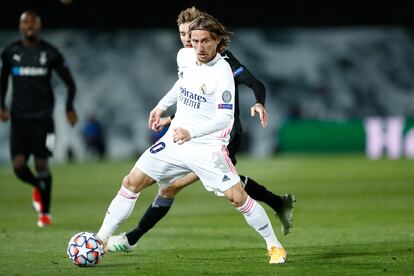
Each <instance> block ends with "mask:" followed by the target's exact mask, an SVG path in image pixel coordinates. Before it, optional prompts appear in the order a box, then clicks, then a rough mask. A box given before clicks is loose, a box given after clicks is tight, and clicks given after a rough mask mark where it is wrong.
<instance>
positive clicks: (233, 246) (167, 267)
mask: <svg viewBox="0 0 414 276" xmlns="http://www.w3.org/2000/svg"><path fill="white" fill-rule="evenodd" d="M134 162H135V160H128V161H122V162H91V163H75V164H66V165H59V164H52V166H51V167H52V171H53V177H54V187H53V202H52V214H53V225H52V226H50V227H47V228H44V229H39V228H37V226H36V217H35V214H34V212H33V210H32V209H31V189H30V188H29V186H27V185H25V184H22V183H21V182H19V181H18V180H17V179H16V178H15V177H14V175H13V173H12V170H11V167H10V166H9V165H3V166H0V182H1V194H0V244H1V249H0V275H414V161H412V160H406V159H401V160H394V161H391V160H385V159H384V160H377V161H372V160H367V159H366V158H365V157H364V156H360V155H279V156H276V157H274V158H272V159H253V158H248V157H243V156H241V157H239V163H238V165H237V170H238V172H239V173H240V174H246V175H249V176H250V177H252V178H253V179H255V180H257V181H258V182H260V183H263V184H264V185H265V186H266V187H267V188H268V189H269V190H272V191H273V192H275V193H277V194H285V193H293V194H295V195H296V197H297V203H296V207H295V209H294V228H293V230H292V232H291V233H290V234H289V235H287V236H283V234H282V233H281V230H280V223H279V221H278V219H276V217H275V216H274V213H273V212H272V210H271V209H270V208H269V207H268V206H267V205H265V204H264V203H262V206H263V207H264V208H265V209H266V211H267V213H268V215H269V217H270V218H271V221H272V224H273V227H274V229H275V232H276V235H277V237H278V238H279V240H280V241H281V242H282V244H283V245H284V246H285V248H286V249H287V251H288V261H287V263H285V264H283V265H269V264H268V257H267V256H266V251H265V243H264V241H263V240H262V238H261V237H259V236H258V234H256V232H255V231H254V230H253V229H251V228H250V227H249V226H248V225H247V223H246V222H245V220H244V218H243V216H242V215H241V214H239V213H238V212H237V211H236V210H235V209H234V208H233V207H232V206H231V205H230V204H229V203H228V202H227V200H226V199H224V198H220V197H216V196H214V195H213V194H211V193H208V192H206V191H205V190H204V188H203V187H202V185H201V183H199V182H197V183H195V184H193V185H192V186H190V187H188V188H187V189H185V190H184V191H182V193H181V194H179V195H178V197H177V198H176V201H175V203H174V205H173V207H172V209H171V210H170V213H169V214H168V215H167V216H166V217H165V218H164V219H163V220H162V221H160V222H159V223H158V224H157V225H156V227H155V228H153V229H152V230H151V231H150V232H148V233H147V234H146V235H145V236H144V237H143V238H142V239H141V240H140V242H139V245H138V247H137V248H136V249H135V250H134V251H133V252H131V253H112V254H111V253H110V254H107V255H105V256H104V258H103V260H102V261H101V263H100V264H99V265H97V266H95V267H92V268H78V267H76V266H75V265H73V264H72V263H71V262H70V261H69V259H68V257H67V256H66V246H67V242H68V241H69V239H70V237H71V236H72V235H73V234H75V233H77V232H80V231H91V232H96V231H97V230H98V228H99V227H100V225H101V222H102V220H103V217H104V214H105V211H106V208H107V207H108V205H109V203H110V201H111V200H112V198H113V197H114V195H115V194H116V192H117V191H118V189H119V186H120V183H121V179H122V178H123V176H124V175H125V174H126V173H127V172H128V171H129V170H130V168H131V167H132V166H133V164H134ZM156 191H157V186H156V185H154V186H152V187H150V188H148V189H146V190H145V191H144V192H143V193H141V195H140V197H139V199H138V201H137V204H136V206H135V209H134V211H133V213H132V215H131V216H130V218H129V219H128V220H127V221H126V222H124V223H123V224H122V225H121V226H120V227H119V229H118V230H117V231H116V233H120V232H125V231H128V230H129V229H130V228H132V227H134V226H135V224H136V223H137V221H138V219H139V218H140V217H141V215H142V214H143V212H144V211H145V210H146V208H147V207H148V206H149V204H150V203H151V201H152V199H153V198H154V197H155V195H156Z"/></svg>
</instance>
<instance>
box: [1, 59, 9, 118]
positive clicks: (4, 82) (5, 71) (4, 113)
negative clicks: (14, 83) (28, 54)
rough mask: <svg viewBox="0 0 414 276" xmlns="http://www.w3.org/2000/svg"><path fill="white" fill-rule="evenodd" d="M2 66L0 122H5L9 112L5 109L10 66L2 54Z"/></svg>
mask: <svg viewBox="0 0 414 276" xmlns="http://www.w3.org/2000/svg"><path fill="white" fill-rule="evenodd" d="M1 59H2V64H3V66H2V67H1V73H0V120H2V121H7V120H8V119H9V111H8V110H7V107H6V94H7V89H8V81H9V75H10V72H11V71H10V70H11V66H10V64H9V63H8V62H7V59H6V54H5V53H4V52H3V53H2V55H1Z"/></svg>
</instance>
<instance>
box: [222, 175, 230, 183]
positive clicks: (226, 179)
mask: <svg viewBox="0 0 414 276" xmlns="http://www.w3.org/2000/svg"><path fill="white" fill-rule="evenodd" d="M229 180H230V178H229V177H228V176H227V175H224V176H223V180H221V182H226V181H229Z"/></svg>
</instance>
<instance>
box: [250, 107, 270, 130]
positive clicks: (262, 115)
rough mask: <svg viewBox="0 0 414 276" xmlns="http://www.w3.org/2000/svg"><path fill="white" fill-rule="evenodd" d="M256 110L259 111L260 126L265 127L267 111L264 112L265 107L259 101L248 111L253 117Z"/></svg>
mask: <svg viewBox="0 0 414 276" xmlns="http://www.w3.org/2000/svg"><path fill="white" fill-rule="evenodd" d="M256 112H257V113H259V116H260V122H261V123H262V127H266V126H267V112H266V109H265V107H264V106H263V105H262V104H261V103H256V104H255V105H254V106H252V107H251V108H250V113H251V115H252V117H254V115H255V114H256Z"/></svg>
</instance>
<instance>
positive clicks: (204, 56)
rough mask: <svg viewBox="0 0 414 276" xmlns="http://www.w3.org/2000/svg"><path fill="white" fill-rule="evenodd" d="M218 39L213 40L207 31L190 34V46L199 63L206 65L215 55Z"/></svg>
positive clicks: (195, 31)
mask: <svg viewBox="0 0 414 276" xmlns="http://www.w3.org/2000/svg"><path fill="white" fill-rule="evenodd" d="M219 43H220V40H219V39H214V38H213V37H212V36H211V34H210V32H209V31H205V30H194V31H192V32H191V44H192V45H193V48H194V50H195V51H196V55H197V60H198V62H199V63H207V62H209V61H210V60H212V59H213V58H214V57H215V56H216V54H217V45H218V44H219Z"/></svg>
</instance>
